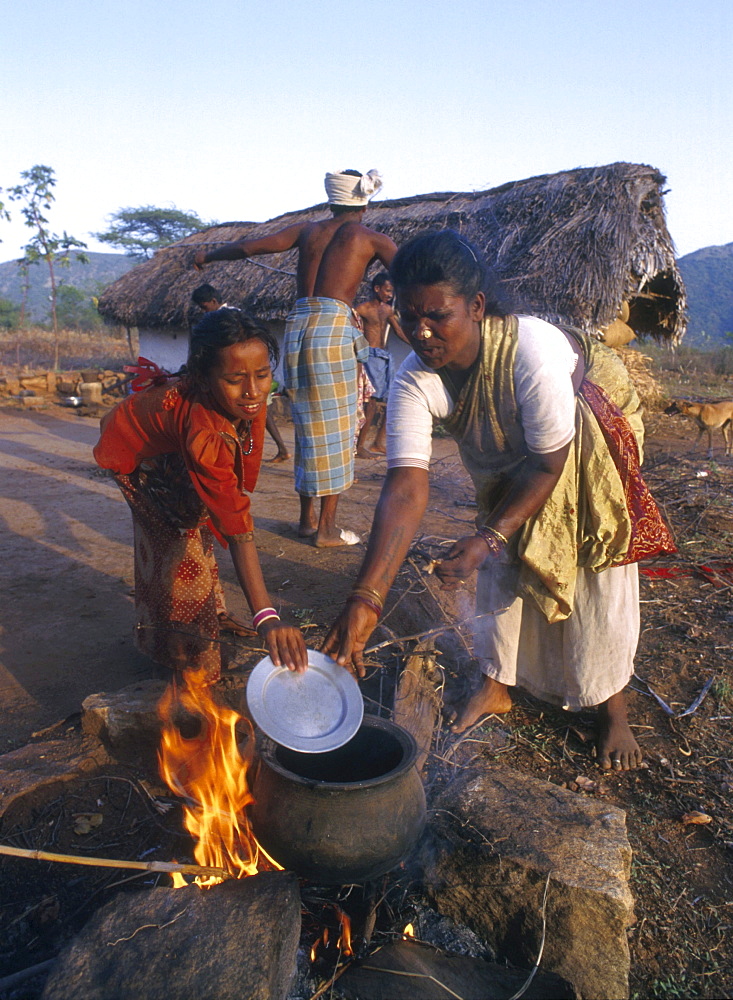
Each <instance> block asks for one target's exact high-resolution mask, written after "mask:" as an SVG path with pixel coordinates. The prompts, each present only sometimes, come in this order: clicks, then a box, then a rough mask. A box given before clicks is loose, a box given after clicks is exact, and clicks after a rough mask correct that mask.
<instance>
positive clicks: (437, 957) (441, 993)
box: [336, 941, 576, 1000]
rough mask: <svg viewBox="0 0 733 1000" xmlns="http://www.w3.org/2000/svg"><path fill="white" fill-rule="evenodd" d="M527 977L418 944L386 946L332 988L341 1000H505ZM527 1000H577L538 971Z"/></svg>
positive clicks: (560, 982) (562, 982)
mask: <svg viewBox="0 0 733 1000" xmlns="http://www.w3.org/2000/svg"><path fill="white" fill-rule="evenodd" d="M528 978H529V970H527V969H507V967H506V966H504V965H497V964H496V963H495V962H485V961H483V960H482V959H480V958H466V957H464V956H463V955H445V954H443V953H442V952H441V951H437V950H436V949H435V948H432V947H430V946H428V945H424V944H420V943H418V942H416V941H396V942H392V943H391V944H388V945H385V947H384V948H381V949H380V950H379V951H377V952H376V953H375V954H374V955H371V956H370V957H369V958H368V959H367V960H366V961H365V962H357V963H355V964H354V965H352V966H351V967H350V968H349V969H348V970H347V971H346V973H345V975H343V976H342V977H341V978H340V979H339V981H338V983H337V984H336V988H337V990H338V993H339V995H340V996H342V997H344V998H345V1000H416V998H417V997H419V998H420V1000H446V997H450V996H454V997H460V998H461V1000H506V998H507V997H511V996H514V995H515V994H516V993H517V992H518V991H519V990H521V989H522V987H523V986H524V985H525V983H526V982H527V980H528ZM522 996H523V997H525V1000H575V997H576V992H575V990H574V989H573V987H572V986H571V984H570V983H568V982H566V981H565V980H564V979H561V978H560V976H556V975H555V974H554V973H552V972H539V973H537V974H536V975H535V976H534V977H533V979H532V981H531V982H530V984H529V986H527V989H526V990H525V991H524V992H523V993H522Z"/></svg>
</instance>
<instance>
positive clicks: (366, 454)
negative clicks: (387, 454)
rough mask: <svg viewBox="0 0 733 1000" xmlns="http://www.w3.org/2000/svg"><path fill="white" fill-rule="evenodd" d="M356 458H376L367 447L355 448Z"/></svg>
mask: <svg viewBox="0 0 733 1000" xmlns="http://www.w3.org/2000/svg"><path fill="white" fill-rule="evenodd" d="M356 457H357V458H376V457H377V456H376V455H372V453H371V452H370V451H369V449H368V448H357V449H356Z"/></svg>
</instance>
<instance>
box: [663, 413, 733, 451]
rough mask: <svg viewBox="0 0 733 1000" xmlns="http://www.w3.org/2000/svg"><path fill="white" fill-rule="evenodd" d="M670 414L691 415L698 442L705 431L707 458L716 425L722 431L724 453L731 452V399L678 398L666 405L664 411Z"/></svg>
mask: <svg viewBox="0 0 733 1000" xmlns="http://www.w3.org/2000/svg"><path fill="white" fill-rule="evenodd" d="M664 412H665V413H667V414H669V415H670V416H671V415H673V414H675V413H679V414H680V415H681V416H683V417H691V418H692V419H693V420H694V421H695V423H696V424H697V426H698V428H699V433H698V435H697V441H695V444H698V442H699V441H700V438H701V437H702V436H703V434H704V433H705V431H707V434H708V458H712V457H713V431H714V430H716V429H717V428H718V427H720V429H721V430H722V432H723V440H724V441H725V453H726V455H730V454H731V449H732V446H733V427H732V426H731V421H733V399H724V400H722V402H720V403H689V402H687V400H684V399H678V400H675V402H674V403H672V405H671V406H668V407H667V409H666V410H665V411H664Z"/></svg>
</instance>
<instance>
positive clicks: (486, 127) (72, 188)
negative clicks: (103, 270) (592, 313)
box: [0, 0, 733, 261]
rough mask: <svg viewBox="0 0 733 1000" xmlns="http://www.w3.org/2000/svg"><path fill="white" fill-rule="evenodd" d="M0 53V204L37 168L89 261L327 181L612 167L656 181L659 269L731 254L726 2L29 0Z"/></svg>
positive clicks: (13, 235)
mask: <svg viewBox="0 0 733 1000" xmlns="http://www.w3.org/2000/svg"><path fill="white" fill-rule="evenodd" d="M0 38H2V46H1V51H2V55H1V56H0V135H1V136H2V139H1V140H0V188H2V189H4V190H5V192H7V189H8V188H9V187H11V186H12V185H15V184H17V183H19V181H20V174H21V171H23V170H27V169H29V168H30V167H32V166H34V165H35V164H45V165H47V166H50V167H52V168H53V169H54V171H55V173H56V188H55V193H56V201H55V203H54V205H53V207H52V209H51V212H50V214H49V220H50V224H51V228H52V229H53V230H54V231H56V232H62V231H63V230H66V231H67V232H69V233H70V234H72V235H73V236H75V237H77V238H79V239H83V240H85V241H87V243H88V245H89V247H90V249H92V250H106V251H109V250H110V247H109V246H107V245H105V244H100V243H99V242H98V241H97V240H95V239H94V238H93V237H92V236H90V233H93V232H98V231H103V230H104V229H106V228H107V226H108V217H109V215H110V214H111V213H113V212H115V211H117V210H118V209H120V208H127V207H133V208H134V207H137V206H141V205H156V206H159V207H171V206H175V207H176V208H179V209H182V210H184V211H195V212H196V213H197V214H198V215H199V216H200V217H201V218H202V219H205V220H206V221H207V222H208V221H210V222H215V221H218V222H227V221H235V220H236V221H264V220H266V219H269V218H272V217H274V216H277V215H280V214H281V213H283V212H287V211H291V210H293V209H297V208H305V207H308V206H310V205H314V204H318V203H320V202H322V201H324V200H325V195H324V191H323V176H324V174H325V172H326V171H327V170H342V169H345V168H349V167H351V168H355V169H357V170H361V171H367V170H369V169H371V168H373V167H374V168H377V169H378V170H379V171H380V172H381V173H382V175H383V177H384V188H383V190H382V192H381V193H380V195H379V197H384V198H398V197H404V196H406V195H413V194H420V193H423V192H429V191H470V190H483V189H486V188H491V187H495V186H497V185H499V184H503V183H505V182H507V181H512V180H519V179H522V178H524V177H531V176H534V175H537V174H545V173H552V172H555V171H559V170H568V169H572V168H574V167H581V166H582V167H590V166H597V165H601V164H606V163H612V162H614V161H617V160H625V161H630V162H637V163H648V164H651V165H653V166H655V167H657V168H658V169H659V170H661V171H662V173H664V174H665V175H666V177H667V188H668V192H669V193H668V194H667V196H666V205H667V220H668V225H669V229H670V232H671V234H672V237H673V239H674V241H675V244H676V246H677V250H678V253H679V255H680V256H682V255H684V254H687V253H690V252H691V251H693V250H697V249H699V248H700V247H704V246H709V245H715V244H725V243H730V242H733V198H731V191H733V148H732V146H733V143H732V137H733V74H732V73H731V53H733V3H731V0H697V2H695V3H694V4H693V3H692V2H691V0H664V2H662V0H614V2H613V3H611V2H609V0H521V2H517V0H452V2H451V3H438V2H435V0H371V2H370V3H368V4H354V3H347V2H345V0H267V2H265V0H261V2H258V3H255V2H253V0H209V2H208V3H205V4H201V3H198V2H195V3H194V2H193V0H175V2H170V0H145V2H142V0H125V3H124V4H123V3H99V2H98V0H94V2H91V0H31V2H30V3H25V4H20V3H15V4H10V3H6V4H4V5H3V6H2V8H1V9H0ZM0 200H5V201H6V205H7V196H6V195H3V194H2V193H0ZM9 207H10V210H11V214H12V219H11V222H10V223H5V222H0V239H1V240H2V241H3V242H2V243H0V261H4V260H10V259H12V258H13V257H17V256H19V255H20V253H21V248H22V246H23V245H24V244H25V243H26V242H27V241H28V238H29V236H30V235H31V231H30V230H28V229H26V228H24V226H23V225H22V219H21V217H20V214H19V211H18V208H17V206H13V205H12V204H11V205H10V206H9ZM367 221H368V216H367Z"/></svg>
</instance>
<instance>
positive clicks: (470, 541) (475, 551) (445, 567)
mask: <svg viewBox="0 0 733 1000" xmlns="http://www.w3.org/2000/svg"><path fill="white" fill-rule="evenodd" d="M488 554H489V550H488V547H487V545H486V542H485V541H484V540H483V538H481V537H480V536H479V535H467V536H466V537H465V538H459V539H458V541H457V542H456V544H455V545H454V546H453V548H452V549H451V550H450V552H449V553H448V555H447V556H446V558H445V559H442V560H441V561H440V562H439V563H437V564H436V566H435V575H436V576H437V577H438V579H439V580H440V582H441V583H442V584H443V590H457V589H458V588H459V587H460V585H461V584H462V583H465V582H466V580H467V578H468V577H469V576H470V575H471V573H473V571H474V570H476V569H478V568H479V566H480V565H481V563H482V562H484V560H485V559H486V557H487V556H488Z"/></svg>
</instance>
